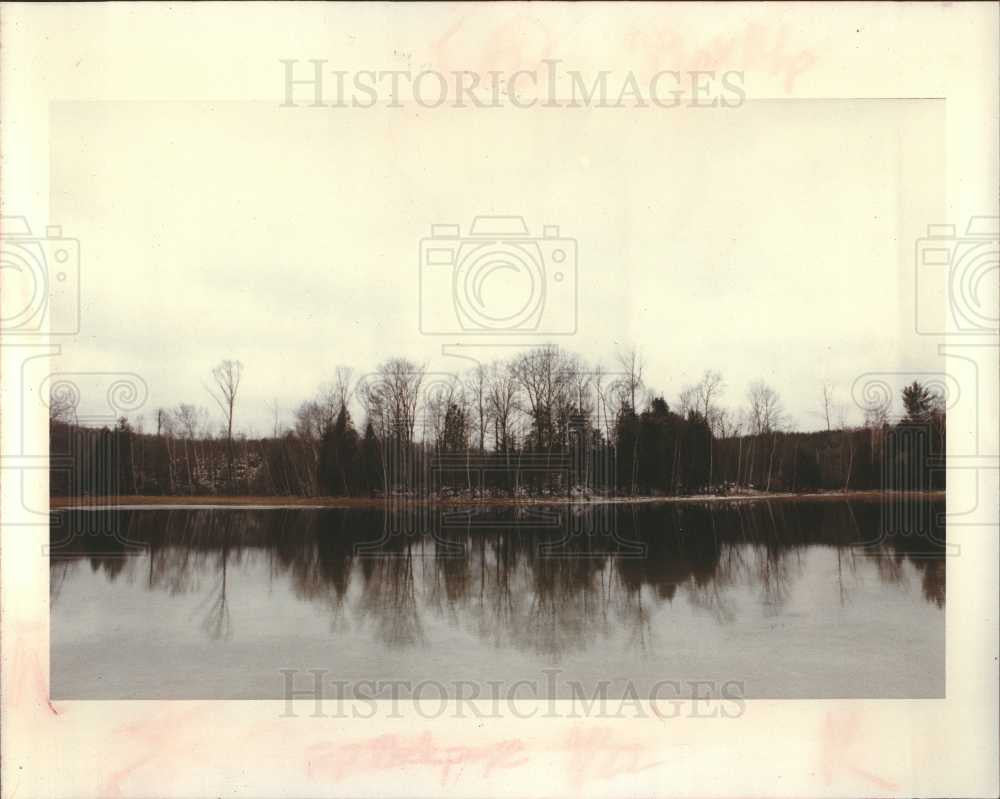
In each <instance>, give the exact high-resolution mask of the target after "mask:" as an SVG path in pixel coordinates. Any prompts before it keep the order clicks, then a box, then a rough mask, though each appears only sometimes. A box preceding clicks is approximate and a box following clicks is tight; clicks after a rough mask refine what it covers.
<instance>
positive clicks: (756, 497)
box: [49, 490, 946, 510]
mask: <svg viewBox="0 0 1000 799" xmlns="http://www.w3.org/2000/svg"><path fill="white" fill-rule="evenodd" d="M945 496H946V492H945V491H940V490H937V491H878V490H865V491H846V492H845V491H824V492H813V493H802V494H791V493H776V492H772V493H766V492H760V493H754V494H702V495H683V496H664V497H659V496H641V497H518V498H514V497H482V498H461V497H454V498H446V499H442V498H434V499H431V498H428V499H413V498H409V497H389V498H385V497H292V496H280V497H261V496H113V497H86V498H83V499H82V500H81V499H80V498H77V497H50V498H49V509H50V510H99V509H103V508H108V509H114V510H155V509H160V508H204V509H220V508H230V509H242V510H253V509H257V510H272V509H278V508H301V509H304V510H305V509H314V510H315V509H324V508H341V509H349V508H359V509H361V508H368V509H379V508H385V506H386V505H387V504H388V505H392V506H395V507H400V506H410V507H412V506H421V507H442V508H463V507H494V508H516V507H537V506H546V505H547V506H554V505H571V506H575V507H584V506H591V505H672V504H695V505H698V504H714V503H727V502H739V503H743V502H760V501H771V502H796V501H800V502H801V501H809V502H816V501H826V502H832V501H838V500H839V501H843V500H857V501H869V502H870V501H880V500H885V499H888V498H891V497H903V498H912V499H931V500H934V499H941V500H943V499H944V498H945Z"/></svg>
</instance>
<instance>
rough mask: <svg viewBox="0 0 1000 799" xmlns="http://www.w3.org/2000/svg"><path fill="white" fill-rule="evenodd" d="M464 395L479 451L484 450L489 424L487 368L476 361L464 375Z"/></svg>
mask: <svg viewBox="0 0 1000 799" xmlns="http://www.w3.org/2000/svg"><path fill="white" fill-rule="evenodd" d="M465 397H466V399H467V400H468V402H469V404H470V405H471V406H472V411H473V413H474V414H475V419H476V432H477V433H478V435H479V452H480V454H482V453H483V452H485V451H486V428H487V426H488V424H489V370H488V368H487V366H486V365H485V364H482V363H478V364H476V365H475V366H474V367H473V368H472V369H470V370H469V372H468V374H467V375H466V377H465Z"/></svg>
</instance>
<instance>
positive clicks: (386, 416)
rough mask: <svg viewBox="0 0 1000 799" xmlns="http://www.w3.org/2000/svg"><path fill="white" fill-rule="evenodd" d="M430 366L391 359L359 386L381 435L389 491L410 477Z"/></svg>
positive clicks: (385, 480)
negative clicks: (414, 444)
mask: <svg viewBox="0 0 1000 799" xmlns="http://www.w3.org/2000/svg"><path fill="white" fill-rule="evenodd" d="M425 375H426V366H424V365H422V364H416V363H414V362H413V361H409V360H407V359H405V358H391V359H389V360H388V361H385V362H383V363H382V364H380V365H379V367H378V369H377V370H376V372H375V374H374V375H371V376H370V377H368V378H367V379H365V380H364V381H363V382H362V383H361V385H359V386H358V389H357V393H358V395H359V397H360V399H361V403H362V405H363V406H364V410H365V414H366V415H367V418H368V422H369V423H371V425H372V428H373V429H374V431H375V435H376V437H377V438H378V442H379V448H380V450H381V456H382V457H381V463H382V476H383V483H384V485H385V487H386V490H387V491H388V490H391V489H392V486H393V483H394V482H396V481H400V482H404V483H405V482H406V481H407V480H408V479H409V477H408V475H409V467H410V456H411V453H412V446H413V441H414V431H415V428H416V423H417V408H418V405H419V402H420V399H421V394H420V388H421V385H422V384H423V382H424V377H425Z"/></svg>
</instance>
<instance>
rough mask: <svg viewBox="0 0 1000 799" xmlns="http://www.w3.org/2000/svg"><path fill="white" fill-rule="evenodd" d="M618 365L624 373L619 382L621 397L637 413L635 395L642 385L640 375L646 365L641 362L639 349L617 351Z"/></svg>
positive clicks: (630, 348)
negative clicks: (624, 398) (626, 400)
mask: <svg viewBox="0 0 1000 799" xmlns="http://www.w3.org/2000/svg"><path fill="white" fill-rule="evenodd" d="M618 364H619V365H620V366H621V368H622V372H624V374H623V375H622V377H621V381H620V388H621V391H622V392H623V396H624V397H626V398H627V399H628V404H629V406H630V407H631V408H632V410H633V411H636V412H638V409H637V408H636V394H637V393H638V392H639V389H641V388H642V385H643V383H642V373H643V370H644V368H645V365H646V364H645V361H643V359H642V354H641V353H640V352H639V349H638V348H637V347H634V346H633V347H629V348H627V349H622V350H619V352H618Z"/></svg>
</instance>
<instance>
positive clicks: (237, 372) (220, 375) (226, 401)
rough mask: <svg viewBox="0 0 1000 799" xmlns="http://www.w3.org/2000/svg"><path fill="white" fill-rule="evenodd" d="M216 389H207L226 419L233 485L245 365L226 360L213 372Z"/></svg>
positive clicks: (228, 453)
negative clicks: (237, 417) (238, 398)
mask: <svg viewBox="0 0 1000 799" xmlns="http://www.w3.org/2000/svg"><path fill="white" fill-rule="evenodd" d="M212 379H213V380H214V381H215V389H212V388H211V387H207V386H206V388H207V390H208V393H209V394H210V395H211V396H212V399H214V400H215V401H216V403H217V404H218V406H219V409H220V410H221V411H222V414H223V416H224V417H225V419H226V449H227V462H228V469H229V483H230V486H232V484H233V414H234V413H235V410H236V395H237V394H238V393H239V390H240V382H241V381H242V379H243V364H242V363H241V362H240V361H233V360H230V359H228V358H227V359H226V360H223V361H220V362H219V364H218V365H217V366H216V367H215V368H214V369H213V370H212Z"/></svg>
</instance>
